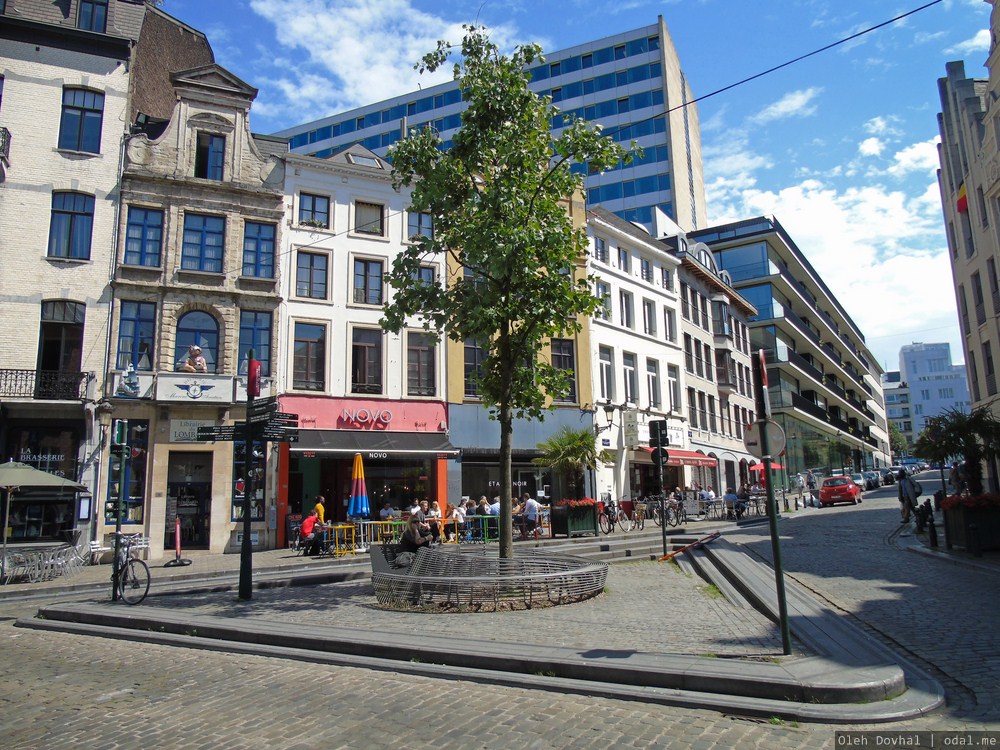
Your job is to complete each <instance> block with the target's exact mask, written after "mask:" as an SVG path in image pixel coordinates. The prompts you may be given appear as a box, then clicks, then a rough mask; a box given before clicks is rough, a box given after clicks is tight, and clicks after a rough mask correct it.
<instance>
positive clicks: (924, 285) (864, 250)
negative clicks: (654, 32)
mask: <svg viewBox="0 0 1000 750" xmlns="http://www.w3.org/2000/svg"><path fill="white" fill-rule="evenodd" d="M928 2H930V0H889V1H886V0H757V1H756V2H748V0H659V1H658V2H654V1H653V0H618V1H617V2H614V3H602V2H600V1H599V0H561V2H550V1H549V0H534V2H525V0H475V2H465V1H464V0H165V2H164V3H163V5H162V8H163V10H165V11H166V12H167V13H170V14H171V15H173V16H175V17H176V18H178V19H180V20H182V21H184V22H185V23H187V24H189V25H191V26H193V27H194V28H196V29H198V30H200V31H203V32H204V33H205V34H206V35H207V36H208V39H209V42H210V43H211V45H212V48H213V50H214V52H215V56H216V61H217V62H218V63H219V64H220V65H222V66H223V67H225V68H227V69H228V70H229V71H231V72H232V73H234V74H236V75H237V76H239V77H240V78H242V79H243V80H244V81H246V82H247V83H249V84H250V85H252V86H254V87H256V88H257V89H259V94H258V96H257V99H256V101H255V102H254V105H253V108H252V111H251V127H252V128H253V130H254V131H255V132H258V133H274V132H276V131H279V130H282V129H284V128H288V127H291V126H293V125H297V124H300V123H303V122H308V121H310V120H314V119H317V118H319V117H323V116H326V115H330V114H333V113H335V112H339V111H342V110H345V109H350V108H353V107H356V106H360V105H363V104H370V103H373V102H377V101H381V100H383V99H387V98H389V97H392V96H395V95H397V94H403V93H407V92H409V91H414V90H416V89H417V88H418V87H420V86H424V87H426V86H428V85H433V84H435V83H440V82H442V81H443V80H446V77H448V76H450V72H439V74H438V76H437V77H436V78H435V77H432V76H428V75H426V74H425V75H422V76H421V75H419V74H418V73H417V72H416V71H415V70H414V63H416V62H417V61H418V60H419V59H420V57H421V56H422V55H423V54H425V53H426V52H430V51H432V50H433V49H434V48H435V46H436V43H437V41H438V40H439V39H443V40H448V41H453V42H459V41H461V37H462V24H468V23H478V24H481V25H485V26H487V27H488V28H489V29H490V33H491V36H492V38H493V40H494V41H495V42H497V43H498V45H499V46H500V47H501V48H502V49H504V50H506V51H510V50H511V49H513V48H514V46H516V45H517V44H522V43H526V42H537V43H539V44H540V45H541V46H542V49H543V51H544V50H551V51H555V50H561V49H565V48H567V47H571V46H574V45H576V44H581V43H583V42H587V41H590V40H593V39H597V38H600V37H603V36H608V35H610V34H615V33H619V32H623V31H627V30H630V29H635V28H639V27H641V26H646V25H649V24H652V23H655V22H656V20H657V17H658V16H659V15H662V16H663V18H664V21H665V22H666V25H667V29H668V31H669V33H670V35H671V37H672V39H673V41H674V45H675V46H676V48H677V52H678V56H679V57H680V61H681V67H682V69H683V71H684V75H685V76H686V78H687V80H688V82H689V84H690V86H691V88H692V90H693V92H694V94H695V96H696V97H701V96H705V95H707V94H711V93H712V92H714V91H716V90H717V89H721V88H723V87H726V86H729V85H731V84H734V83H736V82H738V81H741V80H742V79H745V78H748V77H750V76H753V75H756V74H758V73H761V72H763V71H765V70H769V69H770V68H773V67H775V66H778V65H781V64H783V63H786V62H788V61H790V60H793V59H795V58H798V57H800V56H802V55H806V54H808V53H810V52H813V51H814V50H818V49H820V48H823V47H826V46H827V45H830V44H833V43H835V42H837V41H839V40H842V39H845V38H847V37H850V36H852V35H854V34H857V33H858V32H861V31H864V30H865V29H868V28H871V27H873V26H876V25H879V24H882V23H883V22H886V21H889V20H890V19H893V18H896V17H897V16H900V15H902V14H904V13H907V12H909V11H913V10H915V9H917V8H920V7H921V6H923V5H926V4H927V3H928ZM989 11H990V5H989V4H988V3H986V2H983V0H939V2H937V3H934V4H933V5H931V6H930V7H927V8H925V9H923V10H920V11H918V12H916V13H913V14H912V15H909V16H907V17H906V18H905V19H902V20H900V21H897V22H895V23H892V24H890V25H887V26H884V27H882V28H880V29H877V30H875V31H872V32H871V33H867V34H864V35H862V36H860V37H858V38H856V39H854V40H852V41H850V42H847V43H845V44H841V45H838V46H836V47H834V48H832V49H829V50H827V51H824V52H820V53H818V54H816V55H813V56H811V57H809V58H807V59H805V60H803V61H800V62H797V63H795V64H792V65H789V66H787V67H784V68H782V69H780V70H778V71H776V72H774V73H770V74H768V75H766V76H762V77H760V78H757V79H756V80H753V81H751V82H749V83H746V84H742V85H740V86H736V87H734V88H732V89H729V90H727V91H724V92H722V93H719V94H717V95H714V96H710V97H709V98H707V99H705V100H703V101H700V102H698V104H697V106H698V113H699V118H700V121H701V138H702V157H703V162H704V168H705V182H706V198H707V201H708V214H709V225H711V224H718V223H723V222H727V221H736V220H740V219H745V218H750V217H753V216H761V215H764V216H772V217H774V218H776V219H777V220H778V221H779V222H780V223H781V224H782V226H784V228H785V229H786V230H787V231H788V233H789V235H790V236H791V237H792V239H793V240H794V241H795V243H796V245H797V246H798V248H799V249H800V250H801V251H802V252H803V253H804V254H805V256H806V257H807V258H808V260H809V262H810V263H811V264H812V266H813V267H814V268H815V269H816V271H817V272H818V273H819V274H820V276H821V277H822V278H823V280H824V281H825V282H826V284H827V286H828V287H829V288H830V290H831V291H832V292H833V294H834V295H835V296H836V297H837V299H838V300H839V301H840V303H841V305H842V306H843V307H844V309H845V310H846V311H847V313H848V315H849V316H850V317H851V319H852V320H853V321H854V322H855V324H856V325H857V326H858V327H859V328H860V330H861V332H862V334H863V335H864V337H865V341H866V343H867V345H868V347H869V348H870V349H871V351H872V353H873V356H874V359H875V360H876V362H877V363H878V364H879V365H880V366H881V367H882V368H884V369H886V370H896V369H898V367H899V349H900V347H901V346H903V345H905V344H909V343H912V342H924V343H939V342H946V343H949V344H950V345H951V354H952V359H953V362H954V363H955V364H961V363H963V362H964V360H965V357H964V354H963V351H962V343H961V335H960V332H959V327H958V316H957V313H956V304H955V293H954V287H953V284H952V275H951V267H950V264H949V261H948V251H947V242H946V239H945V232H944V220H943V217H942V212H941V197H940V192H939V190H938V185H937V176H936V172H937V169H938V167H939V164H938V157H937V143H938V142H939V140H940V138H939V134H938V126H937V114H938V112H940V110H941V105H940V99H939V94H938V88H937V80H938V79H939V78H941V77H943V76H945V75H946V71H945V65H946V63H948V62H950V61H964V63H965V74H966V76H969V77H975V78H985V77H986V76H987V70H986V67H985V62H986V58H987V55H988V52H989V31H988V29H989ZM442 76H445V77H442Z"/></svg>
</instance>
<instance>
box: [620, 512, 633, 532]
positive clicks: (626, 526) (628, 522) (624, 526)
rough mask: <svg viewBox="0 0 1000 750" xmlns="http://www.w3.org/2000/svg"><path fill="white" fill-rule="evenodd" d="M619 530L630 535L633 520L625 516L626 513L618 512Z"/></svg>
mask: <svg viewBox="0 0 1000 750" xmlns="http://www.w3.org/2000/svg"><path fill="white" fill-rule="evenodd" d="M618 528H619V529H621V530H622V533H628V532H629V531H631V530H632V519H631V518H629V517H628V516H627V515H625V511H623V510H620V511H618Z"/></svg>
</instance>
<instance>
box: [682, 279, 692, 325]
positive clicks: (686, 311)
mask: <svg viewBox="0 0 1000 750" xmlns="http://www.w3.org/2000/svg"><path fill="white" fill-rule="evenodd" d="M681 317H683V318H684V320H691V305H690V303H689V302H688V285H687V284H684V283H681Z"/></svg>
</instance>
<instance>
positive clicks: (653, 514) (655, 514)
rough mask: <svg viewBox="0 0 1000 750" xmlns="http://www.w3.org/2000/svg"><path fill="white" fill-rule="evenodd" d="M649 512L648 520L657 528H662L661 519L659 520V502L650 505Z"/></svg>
mask: <svg viewBox="0 0 1000 750" xmlns="http://www.w3.org/2000/svg"><path fill="white" fill-rule="evenodd" d="M649 510H650V514H649V515H650V518H652V519H653V523H655V524H656V525H657V526H662V525H663V519H662V518H660V503H659V502H655V503H652V504H651V505H650V506H649Z"/></svg>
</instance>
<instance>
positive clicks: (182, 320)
mask: <svg viewBox="0 0 1000 750" xmlns="http://www.w3.org/2000/svg"><path fill="white" fill-rule="evenodd" d="M170 81H171V85H172V88H173V92H174V102H175V104H174V106H173V110H172V112H171V113H170V117H169V119H168V120H166V121H161V120H159V119H158V118H154V117H150V116H148V115H146V113H143V112H141V111H139V112H138V113H137V117H136V123H135V126H134V127H133V129H132V132H131V133H130V135H129V137H128V138H127V140H126V144H125V153H124V170H123V175H122V181H121V205H120V212H119V215H118V225H117V228H116V237H117V240H118V241H117V246H116V261H115V267H114V277H113V282H112V285H113V290H114V299H113V303H112V311H111V323H110V327H109V328H110V330H109V333H110V339H109V340H110V347H111V354H110V357H109V362H110V369H109V372H108V380H109V383H110V387H109V388H108V390H107V393H106V399H107V403H109V404H110V405H111V407H112V408H113V411H114V416H115V417H116V418H124V419H128V423H129V446H130V448H131V457H130V459H129V460H128V462H127V464H128V465H127V475H126V487H125V496H126V498H127V500H126V510H125V516H123V524H125V525H126V528H127V529H128V530H136V531H139V530H141V531H142V532H143V533H145V534H146V535H147V536H149V538H150V543H151V556H152V557H153V558H154V559H155V558H157V557H159V556H160V555H161V554H162V552H163V550H164V549H172V548H173V547H174V543H175V541H176V540H175V525H176V521H177V520H178V519H179V520H180V528H181V541H182V545H183V546H184V547H186V548H202V549H208V550H212V551H215V552H222V551H226V550H230V549H236V548H238V544H239V542H238V540H239V530H241V529H242V523H239V524H238V523H237V522H238V521H241V519H242V492H243V489H244V487H245V479H246V477H247V473H248V472H250V471H254V472H255V475H256V474H260V475H262V474H263V467H262V466H261V465H260V464H258V463H254V462H251V461H250V460H249V458H248V457H247V456H246V455H245V451H244V450H243V443H241V442H236V441H231V442H221V441H220V442H218V443H205V442H199V441H198V440H197V428H198V427H207V426H214V425H223V424H233V423H234V422H236V421H237V420H242V418H243V417H244V416H245V409H243V404H244V403H245V401H246V390H245V385H246V383H245V379H241V377H240V375H245V372H246V362H247V359H248V355H249V351H250V350H251V349H253V351H254V353H255V356H256V358H257V359H258V360H259V361H260V362H261V365H262V375H263V376H264V378H265V381H266V382H269V381H272V380H273V378H274V375H275V369H276V361H277V360H276V357H277V331H278V324H279V322H280V320H279V316H278V310H279V302H280V299H281V297H280V288H279V284H280V281H281V270H282V267H281V264H280V259H279V255H278V249H279V248H280V247H281V245H282V229H283V222H282V219H283V216H284V206H283V200H282V197H283V181H284V162H283V161H282V156H283V154H284V152H285V148H284V144H283V143H282V142H275V141H271V140H268V139H266V138H259V137H255V136H253V135H252V134H251V133H250V130H249V121H248V117H249V110H250V105H251V103H252V102H253V99H254V97H255V96H256V94H257V91H256V89H254V88H252V87H251V86H248V85H247V84H245V83H244V82H242V81H240V80H239V79H238V78H236V76H234V75H232V74H231V73H229V72H228V71H226V70H225V69H223V68H221V67H219V66H218V65H215V64H214V63H207V64H202V65H199V66H197V67H194V68H191V69H186V70H181V71H177V72H174V73H173V74H172V75H171V76H170ZM194 346H197V347H199V351H198V352H197V353H198V354H200V358H201V359H200V360H198V359H194V358H192V359H189V357H191V355H192V353H193V350H192V349H191V347H194ZM265 395H266V394H265ZM113 479H116V478H113ZM115 488H116V486H113V487H112V489H115ZM257 488H258V492H257V493H255V494H256V495H257V497H256V498H255V500H257V501H256V502H254V503H253V509H252V513H253V521H254V522H255V523H254V526H253V529H254V532H253V533H254V534H255V540H254V546H255V547H257V548H264V547H265V546H270V545H273V543H274V540H273V538H269V537H268V532H269V529H268V527H267V525H266V523H265V513H266V511H267V510H268V509H267V508H265V504H264V497H265V491H264V490H265V488H264V486H263V485H262V483H261V482H258V483H257ZM103 496H104V494H103V493H102V497H103ZM267 496H270V494H268V495H267ZM109 507H110V506H109ZM100 520H101V526H100V527H99V532H101V533H104V534H106V533H108V532H109V531H111V530H113V526H114V522H115V518H114V514H113V513H105V514H104V515H103V517H102V518H101V519H100Z"/></svg>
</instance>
